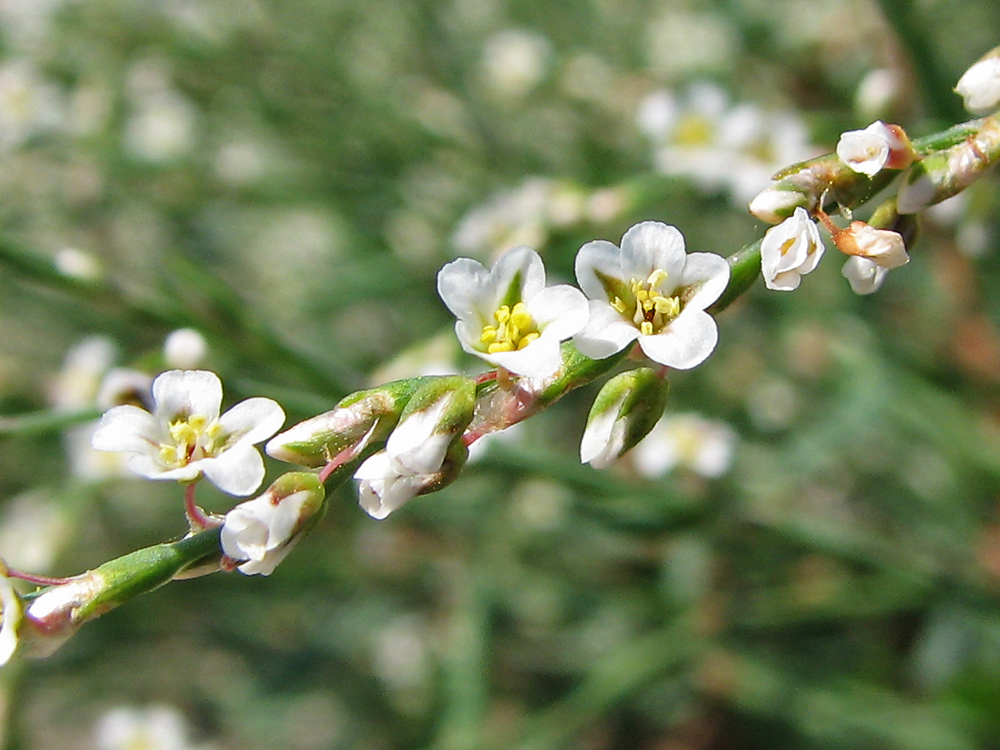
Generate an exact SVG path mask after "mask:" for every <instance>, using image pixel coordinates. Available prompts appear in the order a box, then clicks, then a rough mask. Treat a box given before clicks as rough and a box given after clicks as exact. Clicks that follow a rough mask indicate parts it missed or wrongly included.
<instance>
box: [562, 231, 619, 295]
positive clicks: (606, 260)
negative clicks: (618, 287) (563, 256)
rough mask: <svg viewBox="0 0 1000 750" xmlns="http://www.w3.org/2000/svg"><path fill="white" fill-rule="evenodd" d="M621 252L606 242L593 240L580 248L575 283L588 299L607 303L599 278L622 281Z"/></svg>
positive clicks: (576, 263)
mask: <svg viewBox="0 0 1000 750" xmlns="http://www.w3.org/2000/svg"><path fill="white" fill-rule="evenodd" d="M621 253H622V251H621V250H620V249H619V248H618V246H617V245H613V244H612V243H610V242H608V241H606V240H594V241H593V242H588V243H587V244H586V245H584V246H583V247H581V248H580V251H579V252H578V253H577V254H576V261H575V270H576V281H577V283H578V284H579V285H580V288H581V289H582V290H583V293H584V294H586V295H587V297H588V299H596V300H602V301H608V293H607V290H606V289H605V288H604V285H603V284H602V283H601V280H600V276H599V275H598V274H600V275H601V276H605V277H609V278H613V279H618V280H620V281H625V282H627V281H628V279H622V263H621Z"/></svg>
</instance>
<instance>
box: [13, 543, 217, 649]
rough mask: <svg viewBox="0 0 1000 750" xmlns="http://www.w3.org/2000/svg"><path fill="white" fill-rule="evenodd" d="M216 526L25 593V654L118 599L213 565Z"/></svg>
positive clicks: (50, 644)
mask: <svg viewBox="0 0 1000 750" xmlns="http://www.w3.org/2000/svg"><path fill="white" fill-rule="evenodd" d="M219 532H220V528H219V527H215V528H212V529H207V530H205V531H202V532H199V533H197V534H192V535H191V536H187V537H185V538H183V539H181V540H179V541H176V542H167V543H165V544H156V545H154V546H152V547H147V548H145V549H140V550H137V551H135V552H132V553H130V554H128V555H125V556H123V557H119V558H116V559H114V560H111V561H109V562H106V563H104V564H103V565H101V566H99V567H97V568H95V569H94V570H89V571H87V572H86V573H83V574H81V575H78V576H74V577H73V578H70V579H68V580H67V581H66V582H65V583H63V584H60V585H58V586H52V587H50V588H45V589H42V590H41V591H39V592H38V593H36V594H29V595H28V596H26V597H24V598H25V603H26V605H27V606H26V609H25V612H24V618H23V620H22V622H21V625H20V641H21V647H22V649H23V651H24V653H25V654H26V655H28V656H48V655H49V654H51V653H52V652H54V651H55V650H56V649H57V648H58V647H59V646H61V645H62V644H63V643H64V642H65V641H66V640H67V639H68V638H69V637H70V636H72V635H73V634H74V633H75V632H76V631H77V630H78V629H79V628H80V626H82V625H83V624H84V623H86V622H88V621H90V620H93V619H95V618H97V617H100V616H101V615H102V614H104V613H105V612H109V611H111V610H112V609H115V608H116V607H117V606H119V605H120V604H123V603H124V602H126V601H128V600H129V599H134V598H135V597H137V596H140V595H142V594H145V593H148V592H150V591H152V590H154V589H156V588H159V587H160V586H162V585H163V584H165V583H168V582H169V581H170V580H172V579H174V578H176V577H178V576H180V575H182V574H183V573H184V572H185V571H191V570H192V569H194V568H196V567H202V566H205V567H206V569H205V572H212V571H214V570H217V569H218V565H219V561H220V560H221V555H222V550H221V548H220V546H219Z"/></svg>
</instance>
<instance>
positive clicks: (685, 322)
mask: <svg viewBox="0 0 1000 750" xmlns="http://www.w3.org/2000/svg"><path fill="white" fill-rule="evenodd" d="M718 341H719V329H718V328H717V327H716V325H715V320H714V319H713V318H712V316H711V315H709V314H708V313H706V312H703V311H701V310H684V311H683V312H682V313H681V314H680V315H678V316H677V317H676V318H675V319H674V320H673V321H672V322H671V323H670V325H669V326H667V327H666V328H664V329H663V330H662V331H660V332H659V333H657V334H654V335H652V336H639V346H640V347H642V351H643V353H645V355H646V356H647V357H649V358H650V359H651V360H653V361H654V362H658V363H659V364H661V365H666V366H667V367H673V368H675V369H677V370H689V369H691V368H692V367H695V366H697V365H700V364H701V363H702V362H704V361H705V360H706V359H708V355H709V354H711V353H712V351H713V350H714V349H715V345H716V344H717V343H718Z"/></svg>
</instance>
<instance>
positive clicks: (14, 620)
mask: <svg viewBox="0 0 1000 750" xmlns="http://www.w3.org/2000/svg"><path fill="white" fill-rule="evenodd" d="M22 614H23V609H22V607H21V599H20V597H19V596H18V595H17V592H16V591H14V586H13V584H11V582H10V578H8V577H7V566H6V565H5V564H4V563H3V561H2V560H0V666H3V665H4V664H6V663H7V662H8V661H10V657H12V656H13V655H14V651H15V650H16V649H17V628H18V625H20V624H21V615H22Z"/></svg>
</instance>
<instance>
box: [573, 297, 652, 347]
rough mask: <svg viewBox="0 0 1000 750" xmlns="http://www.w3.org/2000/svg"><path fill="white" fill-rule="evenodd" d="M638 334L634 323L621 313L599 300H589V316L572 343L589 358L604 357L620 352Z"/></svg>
mask: <svg viewBox="0 0 1000 750" xmlns="http://www.w3.org/2000/svg"><path fill="white" fill-rule="evenodd" d="M638 336H639V330H638V329H637V328H636V327H635V325H634V324H633V323H632V322H631V321H629V320H625V319H624V318H622V316H621V313H619V312H618V311H617V310H615V309H614V308H613V307H611V305H609V304H607V303H606V302H601V301H600V300H591V302H590V318H589V319H588V321H587V325H586V326H585V327H584V329H583V330H582V331H580V333H578V334H577V335H576V336H574V337H573V343H574V344H575V345H576V348H577V349H579V350H580V353H581V354H582V355H583V356H585V357H590V358H591V359H604V358H606V357H610V356H611V355H612V354H614V353H616V352H620V351H621V350H622V349H624V348H625V347H626V346H628V345H629V344H630V343H632V342H633V341H635V340H636V338H638Z"/></svg>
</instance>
